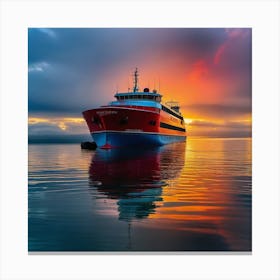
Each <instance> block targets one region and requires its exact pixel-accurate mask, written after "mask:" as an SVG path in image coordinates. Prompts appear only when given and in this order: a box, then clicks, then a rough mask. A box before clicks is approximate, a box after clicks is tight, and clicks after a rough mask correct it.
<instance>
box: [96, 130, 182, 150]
mask: <svg viewBox="0 0 280 280" xmlns="http://www.w3.org/2000/svg"><path fill="white" fill-rule="evenodd" d="M91 135H92V138H93V141H94V142H95V143H96V144H97V146H98V147H102V146H104V145H106V144H109V145H111V146H113V147H123V146H161V145H165V144H169V143H174V142H183V141H185V140H186V136H177V135H164V134H150V133H131V132H129V133H124V132H122V133H118V132H99V133H94V132H93V133H91Z"/></svg>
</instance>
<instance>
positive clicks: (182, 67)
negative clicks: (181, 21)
mask: <svg viewBox="0 0 280 280" xmlns="http://www.w3.org/2000/svg"><path fill="white" fill-rule="evenodd" d="M135 67H137V68H138V70H139V84H140V90H141V89H142V90H143V88H144V87H149V88H150V89H154V88H155V89H157V90H159V91H160V93H161V94H162V95H163V97H164V99H163V101H164V102H168V101H170V100H173V101H178V102H179V104H180V107H181V112H182V114H183V116H184V118H185V120H186V123H187V124H188V125H187V130H188V135H190V136H211V137H250V136H251V126H252V125H251V124H252V112H251V111H252V30H251V29H250V28H82V29H80V28H29V29H28V113H29V120H28V127H29V129H28V133H29V138H30V139H32V138H36V137H37V138H40V139H44V138H46V137H64V136H65V137H66V136H73V135H74V136H75V135H76V136H77V135H89V132H88V130H87V126H86V124H85V121H84V120H83V118H82V111H84V110H87V109H92V108H95V107H98V106H101V105H106V104H107V103H108V102H110V101H112V100H114V94H115V93H116V92H117V91H118V92H127V91H128V88H132V85H133V82H132V80H133V76H132V74H133V71H134V70H135Z"/></svg>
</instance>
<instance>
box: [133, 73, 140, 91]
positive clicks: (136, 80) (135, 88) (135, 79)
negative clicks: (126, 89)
mask: <svg viewBox="0 0 280 280" xmlns="http://www.w3.org/2000/svg"><path fill="white" fill-rule="evenodd" d="M138 76H139V75H138V70H137V68H136V69H135V72H134V87H133V92H137V91H138Z"/></svg>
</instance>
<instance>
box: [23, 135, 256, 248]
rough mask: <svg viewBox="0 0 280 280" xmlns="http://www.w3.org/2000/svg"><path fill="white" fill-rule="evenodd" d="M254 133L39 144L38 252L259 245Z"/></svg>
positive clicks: (33, 180)
mask: <svg viewBox="0 0 280 280" xmlns="http://www.w3.org/2000/svg"><path fill="white" fill-rule="evenodd" d="M251 185H252V177H251V139H213V138H210V139H206V138H200V139H199V138H196V139H195V138H189V139H188V140H187V142H186V143H176V144H171V145H166V146H163V147H160V148H157V149H149V150H147V149H145V150H141V149H134V150H127V149H119V150H107V151H106V150H96V151H85V150H81V149H80V146H79V144H74V145H72V144H71V145H70V144H68V145H63V144H59V145H29V187H28V237H29V241H28V246H29V251H251V208H252V190H251Z"/></svg>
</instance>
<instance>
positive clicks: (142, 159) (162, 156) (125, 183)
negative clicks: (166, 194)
mask: <svg viewBox="0 0 280 280" xmlns="http://www.w3.org/2000/svg"><path fill="white" fill-rule="evenodd" d="M173 146H174V148H175V146H176V144H175V145H173ZM181 146H182V147H183V149H182V150H181V151H180V154H178V153H177V152H176V150H175V149H166V148H165V147H157V148H152V149H136V150H135V149H113V150H97V151H96V153H95V154H93V157H92V161H91V165H90V170H89V175H90V176H89V178H90V181H89V184H90V186H91V188H97V190H98V191H99V192H100V193H102V194H104V195H106V196H107V197H108V198H110V199H114V200H117V205H118V211H119V219H120V220H125V221H132V220H134V219H143V218H147V217H148V216H149V215H150V214H152V213H155V212H156V208H157V207H159V206H160V204H159V203H158V202H161V201H162V200H163V199H162V189H163V188H164V187H165V186H167V185H168V183H167V181H166V180H171V179H172V178H175V177H177V176H178V175H179V174H180V171H181V170H182V168H183V166H184V162H185V153H184V150H185V143H184V144H183V145H181ZM175 162H176V164H175ZM170 166H173V168H170ZM174 166H175V168H174Z"/></svg>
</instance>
